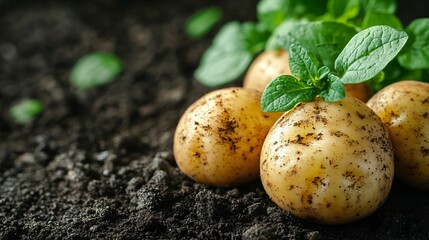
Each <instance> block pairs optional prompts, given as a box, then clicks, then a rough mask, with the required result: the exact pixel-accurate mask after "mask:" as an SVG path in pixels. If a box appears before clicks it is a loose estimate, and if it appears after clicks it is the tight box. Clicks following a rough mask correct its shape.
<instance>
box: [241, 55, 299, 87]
mask: <svg viewBox="0 0 429 240" xmlns="http://www.w3.org/2000/svg"><path fill="white" fill-rule="evenodd" d="M281 75H292V72H291V71H290V68H289V52H288V51H286V50H272V51H264V52H262V53H261V54H259V56H258V57H256V58H255V60H254V61H253V62H252V64H251V65H250V67H249V70H247V73H246V76H245V77H244V82H243V87H244V88H249V89H255V90H258V91H259V92H261V93H262V92H264V89H265V87H266V86H267V85H268V83H270V82H271V81H272V80H273V79H275V78H276V77H278V76H281Z"/></svg>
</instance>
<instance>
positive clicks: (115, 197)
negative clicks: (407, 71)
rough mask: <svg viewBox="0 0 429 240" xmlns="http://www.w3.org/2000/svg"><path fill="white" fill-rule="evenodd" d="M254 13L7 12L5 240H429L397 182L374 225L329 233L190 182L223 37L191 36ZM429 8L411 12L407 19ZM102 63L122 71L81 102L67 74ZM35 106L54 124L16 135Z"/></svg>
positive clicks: (236, 9)
mask: <svg viewBox="0 0 429 240" xmlns="http://www.w3.org/2000/svg"><path fill="white" fill-rule="evenodd" d="M256 3H257V1H256V0H247V1H241V2H239V1H229V0H220V1H209V0H199V1H192V0H180V1H174V2H173V1H167V0H158V1H131V0H115V1H102V0H96V1H32V2H30V1H7V0H0V13H1V14H0V239H428V238H429V228H428V226H429V195H428V193H427V192H421V191H417V190H412V189H410V188H408V187H406V186H404V185H402V184H401V183H400V182H398V181H395V182H394V185H393V189H392V192H391V194H390V196H389V198H388V199H387V201H386V203H385V204H384V205H383V206H382V207H381V208H380V209H379V210H378V211H377V212H375V213H374V214H373V215H371V216H370V217H368V218H365V219H363V220H361V221H358V222H355V223H351V224H346V225H341V226H322V225H317V224H313V223H311V222H306V221H303V220H299V219H297V218H295V217H293V216H291V215H290V214H288V213H287V212H285V211H282V210H281V209H279V208H278V207H277V206H276V205H275V204H274V203H273V202H271V201H270V199H269V198H268V196H267V195H266V193H265V192H264V190H263V187H262V185H261V183H260V182H259V181H256V182H253V183H251V184H248V185H246V186H242V187H237V188H215V187H210V186H205V185H201V184H197V183H195V182H193V181H192V180H190V179H189V178H187V177H185V176H184V175H183V174H181V173H180V171H179V170H178V168H177V165H176V164H175V161H174V157H173V154H172V136H173V132H174V129H175V127H176V124H177V122H178V119H179V117H180V115H181V113H182V112H183V111H184V109H185V108H186V107H187V106H189V104H190V103H191V102H193V101H194V100H195V99H197V98H198V97H200V96H201V95H203V94H204V93H206V92H208V91H210V90H211V89H208V88H206V87H203V86H201V85H199V84H198V83H196V82H195V81H194V79H193V77H192V74H193V71H194V69H195V68H196V66H197V65H198V61H199V58H200V56H201V54H202V53H203V52H204V50H205V49H206V48H207V47H208V46H209V44H210V41H211V38H212V37H213V33H211V34H209V35H208V36H206V37H205V38H203V39H201V40H190V39H188V38H187V37H186V36H185V35H184V33H183V24H184V22H185V20H186V18H187V16H189V15H190V14H191V13H193V12H195V11H196V10H198V9H200V8H202V7H204V6H209V5H212V4H217V5H219V6H221V7H222V9H223V11H224V18H223V20H222V23H225V22H227V21H230V20H239V21H245V20H255V18H256V17H255V5H256ZM428 9H429V8H428V7H424V6H421V1H407V3H406V4H405V2H401V5H400V9H399V11H398V13H399V14H400V16H401V18H402V19H403V20H404V21H405V22H409V21H410V20H411V19H413V18H416V17H423V16H426V17H427V16H429V13H428ZM214 32H215V31H214ZM93 51H109V52H114V53H116V54H117V55H118V56H119V57H120V58H121V59H122V60H123V62H124V66H125V69H124V71H123V73H122V74H121V75H120V77H119V78H118V79H116V80H115V81H114V82H112V83H111V84H109V85H106V86H103V87H100V88H97V89H93V90H89V91H85V92H84V91H79V90H77V89H76V88H75V87H73V86H72V85H71V84H70V82H69V73H70V69H71V67H72V66H73V64H74V63H75V62H76V60H77V59H78V58H79V57H80V56H82V55H84V54H85V53H89V52H93ZM237 84H240V83H237ZM24 98H37V99H40V100H41V101H42V102H43V104H44V111H43V113H42V114H41V115H40V116H39V117H38V118H37V119H35V120H34V121H32V122H31V123H28V124H26V125H18V124H16V123H14V122H13V121H12V119H10V117H9V114H8V109H9V107H10V106H12V105H13V104H15V103H17V102H19V100H21V99H24Z"/></svg>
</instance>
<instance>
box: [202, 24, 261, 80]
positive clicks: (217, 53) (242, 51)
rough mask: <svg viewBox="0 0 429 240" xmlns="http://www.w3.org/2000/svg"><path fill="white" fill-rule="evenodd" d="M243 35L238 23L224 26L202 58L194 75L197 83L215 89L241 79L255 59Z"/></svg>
mask: <svg viewBox="0 0 429 240" xmlns="http://www.w3.org/2000/svg"><path fill="white" fill-rule="evenodd" d="M243 35H244V34H243V31H242V27H241V25H240V24H239V23H238V22H230V23H228V24H226V25H225V26H223V27H222V29H221V30H220V31H219V33H218V34H217V35H216V37H215V38H214V39H213V43H212V45H211V46H210V47H209V48H208V49H207V50H206V51H205V52H204V54H203V56H202V58H201V61H200V65H199V67H198V68H197V70H196V71H195V73H194V76H195V78H196V79H197V81H199V82H200V83H202V84H204V85H206V86H209V87H215V86H220V85H223V84H226V83H229V82H232V81H234V80H236V79H237V78H239V77H240V76H241V75H242V74H243V73H244V72H245V71H246V69H247V67H248V66H249V64H250V62H251V61H252V58H253V53H251V52H250V51H249V49H248V45H247V43H246V41H245V37H244V36H243Z"/></svg>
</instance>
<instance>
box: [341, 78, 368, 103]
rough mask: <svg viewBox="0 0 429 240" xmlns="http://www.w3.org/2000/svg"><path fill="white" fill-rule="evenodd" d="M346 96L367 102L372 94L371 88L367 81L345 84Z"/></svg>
mask: <svg viewBox="0 0 429 240" xmlns="http://www.w3.org/2000/svg"><path fill="white" fill-rule="evenodd" d="M344 89H345V90H346V96H349V97H354V98H357V99H359V100H361V101H362V102H367V101H368V99H370V98H371V96H372V91H371V88H370V87H369V86H368V84H367V83H366V82H363V83H358V84H344Z"/></svg>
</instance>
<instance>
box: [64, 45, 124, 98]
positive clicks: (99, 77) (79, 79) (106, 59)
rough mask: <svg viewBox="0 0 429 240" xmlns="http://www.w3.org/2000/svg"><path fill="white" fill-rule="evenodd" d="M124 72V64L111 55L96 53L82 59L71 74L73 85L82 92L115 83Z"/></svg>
mask: <svg viewBox="0 0 429 240" xmlns="http://www.w3.org/2000/svg"><path fill="white" fill-rule="evenodd" d="M121 71H122V62H121V60H119V58H117V57H116V56H115V55H113V54H111V53H104V52H95V53H90V54H88V55H85V56H83V57H82V58H80V59H79V60H78V61H77V62H76V63H75V65H74V66H73V69H72V70H71V74H70V81H71V83H72V84H73V85H74V86H76V87H77V88H79V89H81V90H86V89H90V88H94V87H97V86H100V85H104V84H107V83H109V82H111V81H113V80H114V79H115V78H116V77H117V76H118V75H119V73H120V72H121Z"/></svg>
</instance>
